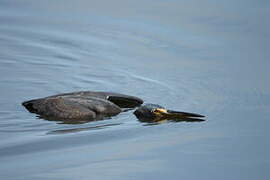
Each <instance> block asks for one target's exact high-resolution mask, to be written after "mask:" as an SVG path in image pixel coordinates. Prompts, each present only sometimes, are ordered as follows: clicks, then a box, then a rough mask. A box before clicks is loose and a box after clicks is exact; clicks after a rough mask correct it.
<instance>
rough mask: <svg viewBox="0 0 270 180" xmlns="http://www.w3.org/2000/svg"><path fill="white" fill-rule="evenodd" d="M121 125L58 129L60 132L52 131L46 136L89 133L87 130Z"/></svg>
mask: <svg viewBox="0 0 270 180" xmlns="http://www.w3.org/2000/svg"><path fill="white" fill-rule="evenodd" d="M121 124H122V123H111V124H102V125H96V126H91V127H83V128H82V127H79V128H69V129H60V130H54V131H49V132H48V133H47V134H66V133H76V132H81V131H89V130H98V129H104V128H107V127H111V126H117V125H121Z"/></svg>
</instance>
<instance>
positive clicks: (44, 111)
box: [22, 91, 205, 124]
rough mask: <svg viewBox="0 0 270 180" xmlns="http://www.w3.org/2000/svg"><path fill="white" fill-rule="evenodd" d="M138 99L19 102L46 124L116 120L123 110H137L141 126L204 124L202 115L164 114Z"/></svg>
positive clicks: (89, 95) (112, 96) (91, 95)
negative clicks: (188, 122)
mask: <svg viewBox="0 0 270 180" xmlns="http://www.w3.org/2000/svg"><path fill="white" fill-rule="evenodd" d="M143 103H144V101H143V100H142V99H141V98H138V97H135V96H130V95H125V94H120V93H113V92H100V91H78V92H71V93H62V94H56V95H52V96H48V97H44V98H38V99H32V100H28V101H24V102H22V105H23V106H24V107H25V108H26V109H27V110H28V111H29V112H31V113H35V114H37V115H38V117H40V118H43V119H47V120H63V121H66V122H68V121H67V120H71V121H69V122H71V123H73V124H74V123H78V122H85V121H82V120H87V121H91V120H101V119H104V118H107V117H112V116H115V115H117V114H119V113H121V112H123V111H125V110H129V109H133V108H136V107H137V109H136V110H135V111H134V112H133V114H134V115H135V116H136V117H137V118H138V120H139V121H141V122H156V121H160V120H164V119H170V120H174V121H179V120H180V121H203V119H201V118H203V117H205V116H203V115H200V114H195V113H188V112H180V111H174V110H167V109H166V108H164V107H163V106H160V105H158V104H144V105H142V104H143Z"/></svg>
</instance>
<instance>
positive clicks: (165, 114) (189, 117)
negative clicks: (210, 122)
mask: <svg viewBox="0 0 270 180" xmlns="http://www.w3.org/2000/svg"><path fill="white" fill-rule="evenodd" d="M134 114H135V115H136V117H137V118H138V119H139V120H140V121H142V122H156V121H160V120H165V119H166V120H172V121H190V122H191V121H204V120H203V119H201V118H203V117H204V116H203V115H200V114H195V113H188V112H180V111H173V110H167V109H165V108H164V107H162V106H160V105H158V104H145V105H142V106H140V107H138V108H137V109H136V111H135V112H134Z"/></svg>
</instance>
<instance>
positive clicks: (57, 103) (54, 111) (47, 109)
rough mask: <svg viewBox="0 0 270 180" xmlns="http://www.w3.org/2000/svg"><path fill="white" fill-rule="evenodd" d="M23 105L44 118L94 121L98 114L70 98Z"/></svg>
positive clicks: (58, 98)
mask: <svg viewBox="0 0 270 180" xmlns="http://www.w3.org/2000/svg"><path fill="white" fill-rule="evenodd" d="M23 105H24V106H25V107H26V109H27V110H28V111H30V112H32V113H36V114H39V115H41V116H42V117H52V118H59V119H86V118H87V119H94V118H95V117H96V112H94V111H93V110H91V109H89V108H88V107H86V106H85V105H83V103H81V102H79V101H77V100H74V99H69V98H62V97H55V98H42V99H35V100H30V101H26V102H24V103H23Z"/></svg>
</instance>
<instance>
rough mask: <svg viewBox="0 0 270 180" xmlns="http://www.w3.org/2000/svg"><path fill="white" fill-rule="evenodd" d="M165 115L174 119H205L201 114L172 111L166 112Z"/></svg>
mask: <svg viewBox="0 0 270 180" xmlns="http://www.w3.org/2000/svg"><path fill="white" fill-rule="evenodd" d="M167 113H168V115H169V116H171V117H176V118H203V117H205V116H204V115H201V114H195V113H189V112H181V111H173V110H167Z"/></svg>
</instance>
